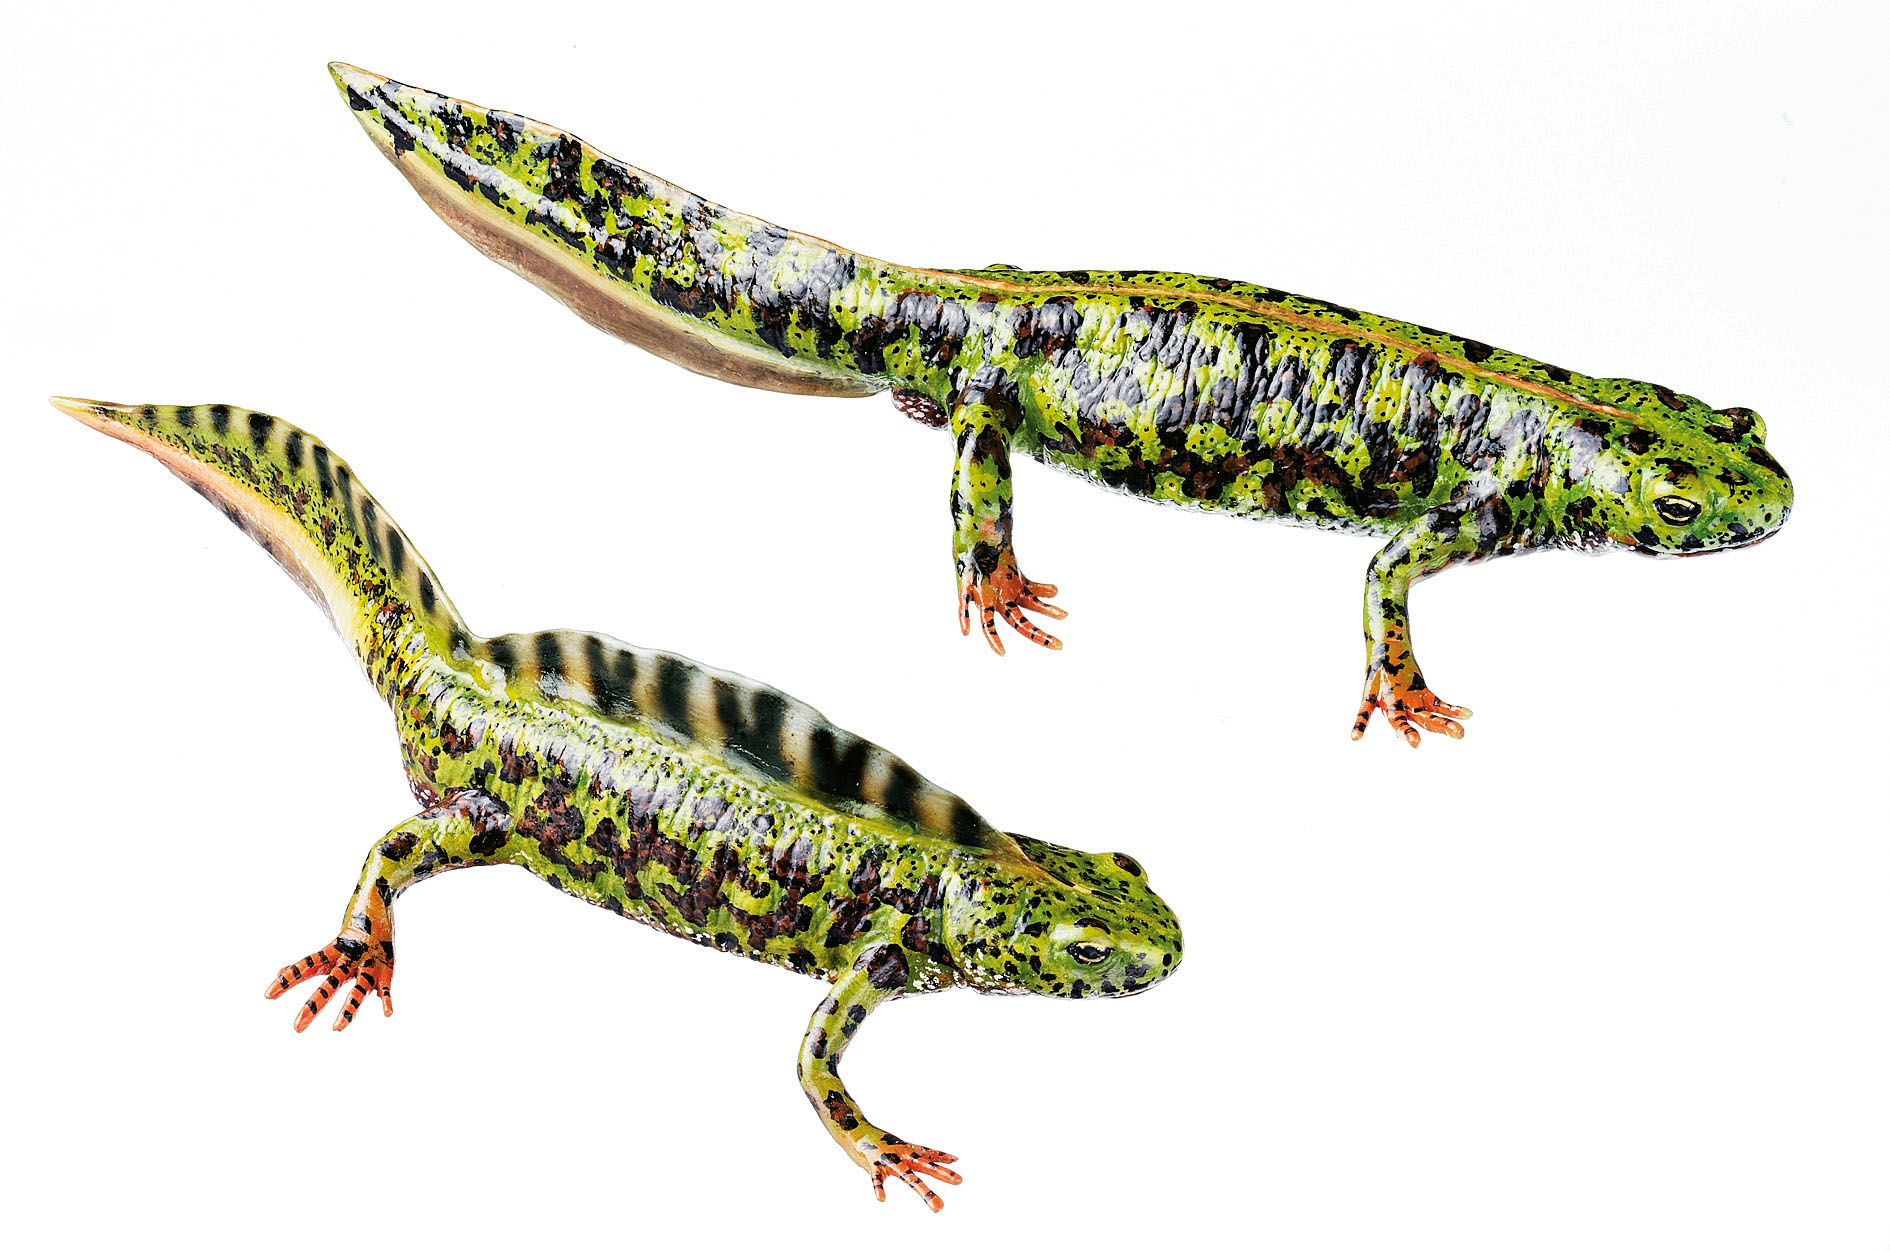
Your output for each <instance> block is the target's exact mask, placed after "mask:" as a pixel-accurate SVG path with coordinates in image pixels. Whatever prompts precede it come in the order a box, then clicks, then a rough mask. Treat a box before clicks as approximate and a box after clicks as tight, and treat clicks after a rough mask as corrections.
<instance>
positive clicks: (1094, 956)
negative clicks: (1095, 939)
mask: <svg viewBox="0 0 1890 1251" xmlns="http://www.w3.org/2000/svg"><path fill="white" fill-rule="evenodd" d="M1069 950H1070V955H1071V956H1073V957H1075V959H1076V960H1077V961H1078V962H1079V963H1081V964H1101V963H1102V962H1103V961H1104V960H1105V959H1107V958H1108V956H1109V948H1107V947H1105V946H1103V945H1102V944H1101V943H1071V944H1070V949H1069Z"/></svg>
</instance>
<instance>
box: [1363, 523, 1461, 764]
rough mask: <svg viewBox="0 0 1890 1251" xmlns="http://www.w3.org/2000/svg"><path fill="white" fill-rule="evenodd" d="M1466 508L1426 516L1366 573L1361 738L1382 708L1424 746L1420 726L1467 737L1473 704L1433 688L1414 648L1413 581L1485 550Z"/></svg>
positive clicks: (1402, 730) (1388, 546)
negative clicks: (1467, 523)
mask: <svg viewBox="0 0 1890 1251" xmlns="http://www.w3.org/2000/svg"><path fill="white" fill-rule="evenodd" d="M1477 550H1478V549H1477V543H1476V540H1475V535H1474V534H1471V535H1468V536H1466V535H1465V532H1464V522H1463V520H1462V517H1461V513H1460V512H1459V511H1458V510H1450V511H1448V512H1445V511H1433V512H1429V513H1426V514H1424V516H1422V517H1420V518H1418V520H1417V521H1415V522H1413V523H1412V524H1411V525H1410V526H1408V527H1407V528H1406V529H1404V530H1403V531H1402V532H1400V533H1399V534H1398V536H1397V537H1396V538H1394V539H1392V540H1391V542H1389V543H1387V544H1385V546H1384V547H1383V548H1382V549H1380V550H1379V552H1378V554H1377V555H1376V556H1374V557H1372V563H1371V566H1370V568H1369V569H1368V570H1367V572H1366V574H1365V656H1366V660H1365V698H1364V699H1363V701H1362V702H1360V704H1359V707H1358V717H1357V719H1356V720H1355V721H1353V723H1352V737H1353V738H1354V739H1358V738H1360V737H1361V736H1363V735H1364V733H1365V727H1366V726H1367V725H1369V724H1370V723H1371V719H1372V713H1373V711H1374V710H1376V711H1379V712H1383V713H1384V714H1385V720H1386V721H1389V722H1390V723H1391V728H1392V729H1394V730H1396V731H1397V732H1398V733H1400V734H1402V735H1403V736H1404V741H1405V742H1407V743H1409V744H1411V746H1413V747H1416V746H1417V745H1418V744H1419V743H1420V742H1422V741H1423V736H1422V735H1421V734H1419V733H1418V731H1419V730H1420V729H1423V730H1430V731H1432V732H1434V733H1438V734H1447V735H1449V736H1450V737H1451V738H1462V737H1463V726H1462V725H1460V724H1458V722H1460V721H1461V720H1463V719H1464V718H1466V717H1468V716H1469V715H1470V710H1469V709H1468V708H1461V707H1459V706H1457V705H1456V704H1447V703H1445V702H1444V701H1443V700H1441V699H1439V698H1437V696H1436V695H1435V694H1434V693H1433V692H1432V691H1431V689H1430V686H1429V684H1428V683H1426V682H1425V681H1424V673H1423V671H1422V670H1420V669H1419V668H1418V663H1417V657H1416V656H1415V655H1413V654H1412V651H1411V616H1410V609H1409V599H1410V594H1411V584H1412V583H1414V582H1417V581H1418V580H1420V579H1422V578H1427V577H1429V576H1430V575H1431V574H1434V573H1436V572H1438V571H1439V570H1442V569H1445V568H1448V567H1449V566H1450V565H1453V564H1456V563H1458V562H1460V561H1465V560H1470V559H1473V558H1474V557H1475V555H1476V554H1477Z"/></svg>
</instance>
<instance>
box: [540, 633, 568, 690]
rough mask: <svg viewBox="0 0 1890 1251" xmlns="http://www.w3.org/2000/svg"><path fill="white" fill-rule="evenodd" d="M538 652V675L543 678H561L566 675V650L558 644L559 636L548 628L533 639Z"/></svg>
mask: <svg viewBox="0 0 1890 1251" xmlns="http://www.w3.org/2000/svg"><path fill="white" fill-rule="evenodd" d="M533 644H534V648H535V650H536V652H537V660H538V676H539V677H540V678H541V679H542V678H547V677H551V678H561V677H563V676H564V652H563V651H562V650H561V649H560V648H559V646H558V636H557V635H556V634H555V633H553V632H552V631H550V630H546V631H545V632H544V633H542V634H540V635H539V636H538V637H537V638H536V639H534V640H533Z"/></svg>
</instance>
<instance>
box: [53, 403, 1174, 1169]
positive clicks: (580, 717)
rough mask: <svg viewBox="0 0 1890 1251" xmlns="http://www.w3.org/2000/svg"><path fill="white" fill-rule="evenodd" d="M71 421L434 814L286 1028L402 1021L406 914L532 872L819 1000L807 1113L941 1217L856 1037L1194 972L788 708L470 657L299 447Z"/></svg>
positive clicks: (1155, 930) (128, 417)
mask: <svg viewBox="0 0 1890 1251" xmlns="http://www.w3.org/2000/svg"><path fill="white" fill-rule="evenodd" d="M55 403H57V404H58V405H59V407H60V408H61V409H62V410H64V411H66V412H68V413H69V414H71V415H72V416H74V417H76V418H78V419H79V420H81V421H83V422H85V423H86V424H88V425H91V426H93V427H94V428H96V429H98V430H100V431H102V432H104V433H106V434H109V435H111V436H113V437H115V438H118V439H121V440H123V441H125V442H128V443H131V444H133V445H134V446H136V447H139V448H140V449H142V450H144V451H146V452H148V453H150V454H151V455H153V456H155V457H157V458H158V459H160V460H161V461H163V463H165V465H166V466H167V467H169V468H170V469H171V470H172V471H173V472H174V473H176V474H178V476H179V477H181V478H183V479H185V481H187V482H188V483H190V484H191V485H192V486H193V487H195V488H196V489H197V490H198V491H199V492H200V493H202V494H203V495H205V496H206V498H208V499H210V500H211V502H212V503H214V504H216V505H217V506H218V507H220V508H222V509H223V511H224V512H225V513H226V515H228V516H229V517H230V519H231V520H232V521H234V522H235V523H236V524H237V525H238V526H240V527H241V528H242V529H243V530H244V531H245V533H247V534H249V535H250V536H251V537H252V538H254V539H256V540H257V542H259V543H260V544H261V545H262V546H263V547H264V548H265V549H266V550H267V551H268V552H269V553H270V555H271V556H273V557H274V558H275V559H276V561H277V562H278V563H279V564H280V565H281V566H282V567H283V568H284V569H285V570H286V571H287V572H288V573H289V574H290V575H291V576H292V577H294V578H295V580H296V581H297V582H298V583H299V584H300V585H301V586H302V587H303V588H304V589H305V590H307V591H308V592H309V594H310V595H311V596H312V597H313V598H314V599H315V601H316V602H317V603H318V604H319V605H320V606H321V607H322V608H323V609H324V610H325V611H326V612H327V613H328V615H329V617H330V619H331V620H332V621H333V622H334V623H335V625H336V627H337V629H338V630H339V632H340V633H341V635H342V637H343V638H344V639H346V640H347V641H348V643H349V644H350V645H351V647H352V648H353V649H354V652H355V654H356V656H357V657H358V658H359V660H360V662H361V665H362V667H363V669H364V670H365V671H366V673H367V676H368V677H369V679H370V680H371V681H372V682H373V683H374V686H375V688H376V690H378V691H379V692H380V694H381V695H382V697H383V698H385V699H386V701H387V703H388V705H389V707H390V708H391V709H392V710H393V712H394V717H395V721H396V724H397V727H398V731H399V737H400V744H401V749H402V754H403V757H404V760H405V765H406V771H407V776H408V779H409V781H410V783H411V785H412V788H413V790H414V793H415V795H416V797H417V798H418V799H419V801H420V803H421V804H422V807H423V810H422V811H421V812H420V813H419V814H418V815H417V816H415V817H413V818H411V819H410V820H407V821H405V822H402V823H401V824H400V825H398V826H396V827H395V828H394V829H393V830H392V831H390V832H389V833H388V834H387V835H386V836H384V837H382V838H380V839H377V840H376V841H375V844H374V846H373V848H372V849H371V850H370V852H369V853H368V859H367V864H366V866H365V867H364V869H363V870H362V874H361V878H360V883H359V885H358V887H357V888H356V890H355V893H354V895H353V897H352V898H351V899H350V900H349V903H348V907H347V910H346V913H345V920H344V924H343V927H342V930H341V933H340V935H339V936H338V937H337V939H336V940H335V942H334V943H332V944H330V945H329V946H328V947H326V948H324V949H323V950H322V951H319V952H316V953H314V954H313V955H311V956H310V957H308V958H307V959H306V960H303V961H299V962H297V963H296V964H294V965H291V966H289V967H288V968H286V969H284V970H283V973H282V975H281V976H280V977H279V978H278V980H277V982H276V983H275V984H274V985H273V986H272V988H271V993H272V996H273V995H275V994H280V993H282V992H284V991H286V990H288V989H289V988H290V987H291V986H293V985H295V984H296V983H298V982H300V981H303V980H308V979H312V978H316V977H322V978H324V980H323V981H321V982H320V983H319V984H318V985H317V987H316V990H315V994H314V996H313V997H312V998H311V999H310V1001H309V1004H308V1005H307V1006H306V1007H305V1008H304V1009H303V1014H302V1017H301V1018H300V1020H299V1021H298V1026H297V1027H298V1028H301V1027H302V1026H303V1025H306V1024H307V1023H308V1021H309V1020H310V1019H312V1018H313V1016H314V1015H315V1013H316V1012H317V1011H319V1010H320V1009H321V1008H322V1007H324V1006H325V1005H326V1003H327V1001H328V1000H329V999H330V998H331V997H337V996H338V995H339V992H340V990H341V988H342V986H343V985H345V984H346V983H347V982H349V981H351V980H352V981H354V982H355V988H354V990H353V992H352V993H351V994H350V995H349V997H348V999H347V1001H346V1002H345V1003H344V1004H343V1005H342V1007H341V1008H340V1011H339V1015H338V1017H337V1020H336V1027H337V1028H340V1027H341V1026H344V1025H346V1024H347V1023H348V1022H349V1021H351V1020H352V1019H353V1017H354V1015H355V1012H356V1011H357V1010H358V1009H359V1008H360V1006H361V1004H362V1002H363V999H364V997H365V996H366V995H367V994H368V993H371V992H378V993H381V994H382V995H383V996H385V995H386V993H387V990H388V985H389V982H390V980H391V977H392V971H393V913H392V904H393V900H394V899H395V898H396V897H397V896H398V895H399V894H400V892H401V891H402V890H404V889H405V888H406V887H407V886H409V885H411V884H412V883H413V882H416V881H418V880H420V879H422V878H425V877H429V876H431V875H433V874H436V873H439V872H443V871H445V870H448V869H455V868H461V867H464V866H467V865H480V864H513V865H518V866H521V867H523V868H525V869H528V870H530V871H531V872H532V873H534V874H536V875H537V876H539V877H541V878H543V879H544V880H545V881H547V882H550V883H551V884H552V885H554V886H557V887H558V888H559V889H561V890H563V891H566V892H568V893H570V894H573V895H576V896H578V897H579V898H581V899H584V900H586V901H588V902H590V903H594V904H597V905H599V906H600V907H604V908H608V909H610V910H611V911H612V912H616V913H618V914H619V915H622V916H626V917H630V918H632V919H635V920H639V921H643V922H646V923H647V924H650V925H653V926H655V927H657V928H658V929H662V930H666V931H668V932H670V933H672V934H677V935H680V936H683V937H686V938H689V939H691V940H692V941H694V942H697V943H700V944H702V945H705V946H710V947H715V948H718V949H720V950H723V951H728V952H733V953H737V954H741V955H745V956H748V957H749V958H751V959H754V960H759V961H762V962H764V963H768V964H776V965H780V966H783V967H785V968H789V969H793V970H795V971H798V972H801V973H807V974H810V975H815V976H820V977H824V978H827V979H829V980H831V981H832V982H833V983H834V988H833V991H832V993H831V994H830V995H829V997H828V998H827V999H826V1000H825V1002H823V1004H822V1005H821V1007H820V1009H819V1010H818V1011H817V1012H816V1013H815V1015H814V1019H813V1021H812V1023H811V1024H810V1026H809V1029H808V1033H807V1037H806V1040H805V1042H804V1043H803V1046H802V1051H801V1063H800V1076H801V1082H802V1085H803V1087H804V1088H805V1090H806V1092H807V1095H808V1098H809V1099H810V1100H811V1101H812V1102H813V1103H814V1106H815V1108H816V1110H817V1111H818V1112H819V1113H820V1116H821V1120H822V1123H823V1124H824V1125H826V1127H827V1129H828V1131H829V1132H830V1133H831V1134H832V1135H833V1136H834V1138H835V1139H836V1140H837V1141H839V1142H840V1143H841V1144H842V1146H844V1147H845V1148H846V1149H847V1151H848V1153H849V1155H850V1156H851V1158H853V1159H854V1160H855V1161H856V1162H857V1163H859V1164H860V1165H861V1166H862V1167H863V1168H865V1169H867V1171H868V1172H869V1173H870V1174H871V1175H872V1177H873V1180H874V1184H875V1186H876V1187H878V1186H879V1185H880V1184H881V1182H882V1181H883V1178H884V1177H885V1176H887V1175H889V1174H890V1175H893V1176H897V1177H898V1178H899V1179H900V1180H902V1181H905V1182H907V1183H908V1184H909V1185H911V1186H913V1187H914V1189H915V1190H917V1191H918V1192H919V1193H920V1194H921V1196H922V1197H924V1198H925V1199H926V1200H927V1201H928V1202H929V1203H932V1204H933V1206H937V1200H936V1197H935V1196H934V1195H933V1194H932V1192H931V1191H930V1190H929V1189H928V1188H927V1187H926V1184H925V1181H924V1176H930V1177H933V1178H935V1179H944V1180H948V1181H955V1180H956V1175H955V1174H952V1173H951V1172H950V1170H949V1169H947V1168H945V1167H944V1164H945V1163H946V1162H947V1161H949V1159H950V1157H947V1156H943V1155H942V1154H940V1153H937V1152H931V1151H929V1150H928V1149H925V1148H918V1147H912V1146H909V1145H908V1144H904V1143H902V1142H900V1140H898V1139H896V1138H893V1137H892V1136H890V1135H888V1134H886V1133H884V1131H882V1130H880V1129H879V1128H878V1127H876V1126H874V1125H873V1124H872V1123H871V1122H869V1121H868V1120H867V1119H866V1117H865V1115H864V1114H863V1113H862V1112H861V1111H860V1109H859V1106H858V1105H857V1104H856V1103H854V1101H853V1100H852V1098H851V1097H850V1096H849V1095H848V1094H847V1092H846V1088H845V1087H844V1085H843V1084H842V1083H841V1081H840V1078H839V1075H838V1071H837V1069H838V1063H839V1060H840V1056H841V1054H842V1052H843V1051H844V1050H845V1048H846V1046H847V1043H848V1042H849V1041H850V1040H851V1038H852V1036H853V1033H854V1031H855V1030H856V1029H857V1027H858V1024H859V1022H860V1020H862V1019H863V1018H864V1016H865V1014H866V1013H867V1012H869V1011H871V1009H872V1008H873V1007H875V1006H876V1005H877V1004H879V1003H881V1002H884V1001H885V1000H886V999H889V998H893V997H896V996H898V995H901V994H909V993H916V992H923V991H931V990H939V989H943V988H945V987H949V986H955V985H963V986H969V987H972V988H974V989H977V990H981V991H994V992H1015V993H1035V994H1044V995H1056V996H1062V997H1067V998H1084V997H1089V996H1101V997H1108V996H1122V995H1128V994H1133V993H1135V992H1137V991H1140V990H1143V989H1146V988H1147V987H1148V986H1150V985H1153V984H1154V983H1155V982H1157V981H1159V980H1161V979H1162V978H1164V977H1166V976H1167V975H1168V974H1169V973H1170V972H1172V971H1173V970H1174V968H1175V967H1176V966H1177V964H1178V963H1179V960H1180V956H1181V933H1180V929H1179V927H1178V926H1177V924H1176V922H1175V919H1174V916H1173V914H1172V913H1171V912H1170V911H1169V910H1168V908H1167V906H1166V905H1164V904H1163V903H1162V901H1161V900H1160V899H1159V898H1158V897H1157V896H1156V895H1155V894H1154V893H1153V892H1152V891H1151V890H1150V889H1149V888H1148V885H1147V883H1146V881H1145V880H1144V878H1143V875H1142V871H1141V869H1140V867H1139V866H1138V865H1136V863H1135V862H1134V861H1133V860H1130V859H1129V858H1128V857H1126V856H1122V855H1106V856H1096V855H1088V854H1085V853H1083V852H1078V851H1072V850H1069V849H1067V848H1063V847H1057V846H1054V845H1051V844H1049V843H1043V842H1039V841H1037V840H1035V839H1028V838H1024V837H1022V836H1018V835H1010V834H1004V833H1001V832H999V831H997V830H995V829H993V828H992V827H991V826H990V825H989V824H988V823H986V822H985V821H984V820H983V819H982V818H980V817H978V816H977V814H976V813H975V812H974V811H973V810H972V809H971V808H970V807H969V806H968V805H966V804H965V803H964V801H963V800H961V799H959V798H958V797H957V796H955V795H952V794H950V793H949V792H947V791H944V790H943V789H942V788H939V787H937V786H935V785H934V784H932V783H930V782H927V781H926V780H925V779H924V778H923V777H921V776H920V775H919V774H917V773H916V772H915V771H913V770H912V769H911V768H910V766H908V765H906V764H905V763H904V762H903V761H901V760H899V759H898V757H896V756H893V755H892V754H891V753H890V752H887V751H885V750H884V749H883V748H879V747H877V746H874V745H873V744H871V743H867V742H865V741H864V740H861V739H859V738H857V737H855V736H853V735H851V734H848V733H847V732H846V731H844V730H841V729H839V728H838V727H836V726H833V725H832V724H831V723H829V722H828V721H827V720H826V719H825V718H823V717H821V716H820V714H819V713H817V712H815V711H814V710H813V709H811V708H809V707H807V706H806V705H804V704H801V703H800V702H799V701H796V700H792V699H790V698H789V697H787V696H785V695H783V694H782V693H781V692H779V691H776V690H774V689H773V688H772V687H767V686H764V685H762V684H759V683H754V682H750V681H748V680H746V679H743V678H740V677H737V676H736V675H734V674H729V673H724V672H721V671H718V670H713V669H707V668H704V667H702V666H698V665H695V664H693V663H691V662H689V661H687V660H684V659H682V658H681V657H677V656H672V655H669V654H667V653H661V652H654V651H647V650H643V649H638V648H633V647H628V646H626V645H624V644H621V643H617V642H614V641H612V640H609V639H607V638H604V637H602V636H598V635H587V634H579V633H571V632H563V631H550V632H545V633H541V634H536V635H510V636H503V637H499V638H492V639H486V638H481V637H479V636H477V635H474V634H472V633H471V632H470V631H469V630H468V629H467V627H466V626H465V624H464V623H463V622H462V621H461V619H460V618H459V616H458V614H457V613H456V612H455V610H454V609H453V606H452V604H451V602H450V601H449V600H448V599H447V597H446V595H445V593H444V591H443V590H441V588H440V586H439V583H438V580H437V578H435V577H434V575H433V573H432V571H431V569H430V568H429V567H428V566H427V564H426V562H425V561H424V560H423V559H422V558H421V557H420V555H419V553H418V552H417V551H416V550H415V549H414V548H413V545H412V544H411V543H410V542H408V540H407V538H406V536H405V535H404V534H403V533H402V532H401V531H400V530H399V529H398V528H397V527H396V526H395V525H394V523H393V522H392V521H391V520H390V519H389V518H388V517H387V516H386V514H385V513H384V512H382V511H381V510H380V509H379V507H378V505H377V504H376V503H375V501H374V499H373V497H372V496H370V495H369V494H368V492H367V491H366V490H365V489H364V488H363V487H362V486H361V485H360V484H359V483H358V482H357V481H356V480H355V479H354V478H353V476H352V474H351V473H350V472H349V470H348V467H347V466H346V464H344V463H343V462H342V461H340V460H339V459H337V458H335V457H334V456H333V455H332V454H331V453H329V451H328V450H327V448H326V447H324V446H323V445H322V444H321V443H319V442H318V441H317V440H315V439H314V438H313V437H312V436H310V435H308V434H306V433H305V432H303V431H300V430H298V429H296V428H295V427H293V426H291V425H289V424H288V423H287V422H284V421H281V420H278V419H276V418H273V417H269V416H267V415H265V414H261V413H253V412H249V411H247V410H243V409H236V408H230V407H227V406H224V405H209V406H199V407H194V408H173V407H157V406H148V405H147V406H143V407H134V406H127V405H118V404H103V403H94V402H90V401H77V400H59V401H55ZM387 1006H388V1008H389V1010H390V1011H391V1000H390V1001H388V1005H387ZM657 1015H658V1017H659V1019H661V1010H660V1005H659V1007H658V1012H657ZM671 1024H673V1026H674V1027H675V1028H677V1029H682V1030H686V1029H687V1023H686V1022H672V1023H671Z"/></svg>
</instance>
